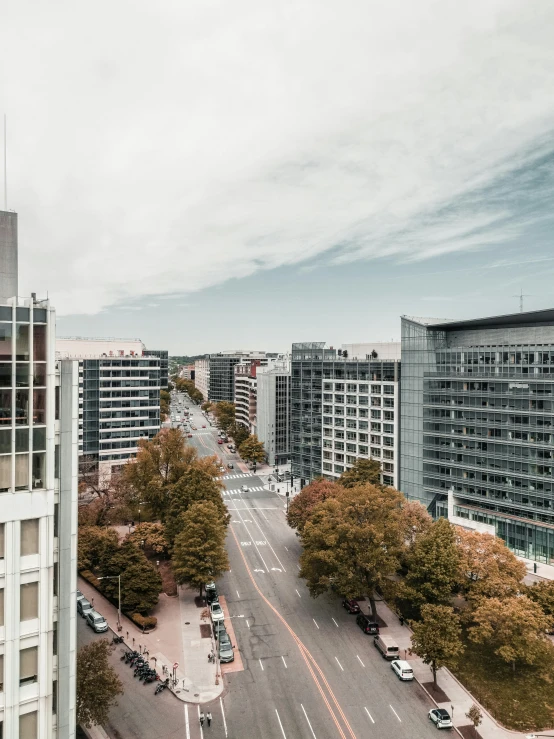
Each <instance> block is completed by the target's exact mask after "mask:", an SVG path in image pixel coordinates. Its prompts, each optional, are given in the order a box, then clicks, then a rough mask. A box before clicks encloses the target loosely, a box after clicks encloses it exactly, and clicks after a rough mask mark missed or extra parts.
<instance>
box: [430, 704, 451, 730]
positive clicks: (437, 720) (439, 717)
mask: <svg viewBox="0 0 554 739" xmlns="http://www.w3.org/2000/svg"><path fill="white" fill-rule="evenodd" d="M429 719H430V720H431V721H432V722H433V723H434V724H435V726H436V727H437V729H451V728H452V719H451V718H450V714H449V713H448V711H445V710H444V708H432V709H431V710H430V711H429Z"/></svg>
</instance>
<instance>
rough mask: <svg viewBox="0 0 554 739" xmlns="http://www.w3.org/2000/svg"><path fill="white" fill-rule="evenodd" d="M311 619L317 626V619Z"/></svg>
mask: <svg viewBox="0 0 554 739" xmlns="http://www.w3.org/2000/svg"><path fill="white" fill-rule="evenodd" d="M312 621H313V622H314V624H315V625H316V626H317V621H316V620H315V618H312ZM317 628H318V629H319V626H317Z"/></svg>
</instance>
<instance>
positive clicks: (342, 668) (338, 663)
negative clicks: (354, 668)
mask: <svg viewBox="0 0 554 739" xmlns="http://www.w3.org/2000/svg"><path fill="white" fill-rule="evenodd" d="M335 659H336V660H337V665H338V666H339V667H340V668H341V670H342V671H343V672H344V667H343V666H342V665H341V663H340V662H339V658H338V657H335Z"/></svg>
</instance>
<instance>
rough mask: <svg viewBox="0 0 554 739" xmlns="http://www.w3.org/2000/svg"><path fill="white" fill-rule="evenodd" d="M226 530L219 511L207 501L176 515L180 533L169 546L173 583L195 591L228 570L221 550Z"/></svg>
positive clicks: (222, 549)
mask: <svg viewBox="0 0 554 739" xmlns="http://www.w3.org/2000/svg"><path fill="white" fill-rule="evenodd" d="M225 533H226V529H225V526H224V524H223V523H222V522H221V519H220V516H219V511H218V509H217V508H216V506H215V505H214V504H213V503H212V502H210V501H206V502H199V503H193V504H192V505H191V506H190V507H189V509H188V510H187V511H186V512H185V513H181V515H180V532H179V533H178V534H177V536H176V537H175V544H174V547H173V572H174V575H175V579H176V581H177V582H178V583H179V584H180V585H182V584H187V585H190V586H191V587H193V588H198V590H199V592H200V595H202V587H203V585H204V584H205V583H206V582H208V581H209V580H212V579H216V578H217V577H219V576H220V575H222V574H223V573H224V572H226V571H227V570H228V569H229V559H228V557H227V551H226V549H225Z"/></svg>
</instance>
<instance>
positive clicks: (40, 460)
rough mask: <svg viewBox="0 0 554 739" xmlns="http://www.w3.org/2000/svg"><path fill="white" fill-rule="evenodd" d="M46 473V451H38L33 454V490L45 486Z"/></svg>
mask: <svg viewBox="0 0 554 739" xmlns="http://www.w3.org/2000/svg"><path fill="white" fill-rule="evenodd" d="M45 474H46V453H45V452H38V453H35V454H33V490H36V489H37V488H43V487H44V485H45V483H44V478H45Z"/></svg>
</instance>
